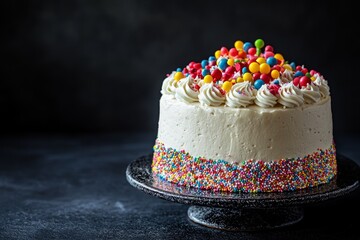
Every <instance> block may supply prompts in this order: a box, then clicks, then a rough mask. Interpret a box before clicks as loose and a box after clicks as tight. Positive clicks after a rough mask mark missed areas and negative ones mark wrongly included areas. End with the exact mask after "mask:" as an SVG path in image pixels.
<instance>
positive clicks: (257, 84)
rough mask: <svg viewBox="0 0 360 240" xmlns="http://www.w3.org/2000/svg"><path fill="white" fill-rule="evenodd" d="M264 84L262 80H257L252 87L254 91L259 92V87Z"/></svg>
mask: <svg viewBox="0 0 360 240" xmlns="http://www.w3.org/2000/svg"><path fill="white" fill-rule="evenodd" d="M264 84H265V82H264V81H263V80H261V79H258V80H256V81H255V83H254V87H255V89H256V90H259V89H260V88H261V86H262V85H264Z"/></svg>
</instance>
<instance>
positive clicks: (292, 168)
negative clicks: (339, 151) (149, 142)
mask: <svg viewBox="0 0 360 240" xmlns="http://www.w3.org/2000/svg"><path fill="white" fill-rule="evenodd" d="M152 172H153V174H154V176H155V177H160V178H161V179H163V180H166V181H169V182H172V183H175V184H178V185H181V186H186V187H195V188H198V189H206V190H212V191H227V192H239V191H240V192H282V191H293V190H296V189H303V188H307V187H314V186H317V185H320V184H324V183H328V182H329V181H330V180H331V179H333V178H334V177H335V175H336V173H337V162H336V152H335V146H334V145H331V146H330V147H329V148H328V149H318V150H317V151H315V152H313V153H311V154H308V155H306V156H304V157H298V158H293V159H281V160H278V161H269V162H264V161H262V160H257V161H256V160H247V161H244V162H243V163H242V164H241V165H239V164H232V163H229V162H227V161H224V160H213V159H206V158H203V157H195V156H191V155H190V154H189V153H187V152H186V151H184V150H177V149H174V148H169V147H166V146H165V145H164V144H163V143H161V142H160V141H158V140H157V141H156V144H155V146H154V155H153V162H152Z"/></svg>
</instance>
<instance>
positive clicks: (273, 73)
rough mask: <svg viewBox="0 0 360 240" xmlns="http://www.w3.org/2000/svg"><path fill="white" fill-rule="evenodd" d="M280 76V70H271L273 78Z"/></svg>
mask: <svg viewBox="0 0 360 240" xmlns="http://www.w3.org/2000/svg"><path fill="white" fill-rule="evenodd" d="M279 76H280V73H279V71H278V70H276V69H274V70H272V71H271V77H272V78H273V79H277V78H278V77H279Z"/></svg>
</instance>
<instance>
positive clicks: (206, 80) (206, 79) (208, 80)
mask: <svg viewBox="0 0 360 240" xmlns="http://www.w3.org/2000/svg"><path fill="white" fill-rule="evenodd" d="M213 80H214V79H213V77H212V76H211V75H206V76H205V77H204V83H212V82H213Z"/></svg>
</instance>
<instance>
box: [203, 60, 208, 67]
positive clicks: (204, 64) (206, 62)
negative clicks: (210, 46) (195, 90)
mask: <svg viewBox="0 0 360 240" xmlns="http://www.w3.org/2000/svg"><path fill="white" fill-rule="evenodd" d="M208 63H209V62H208V61H207V60H202V61H201V67H202V68H205V67H206V66H207V65H208Z"/></svg>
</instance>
